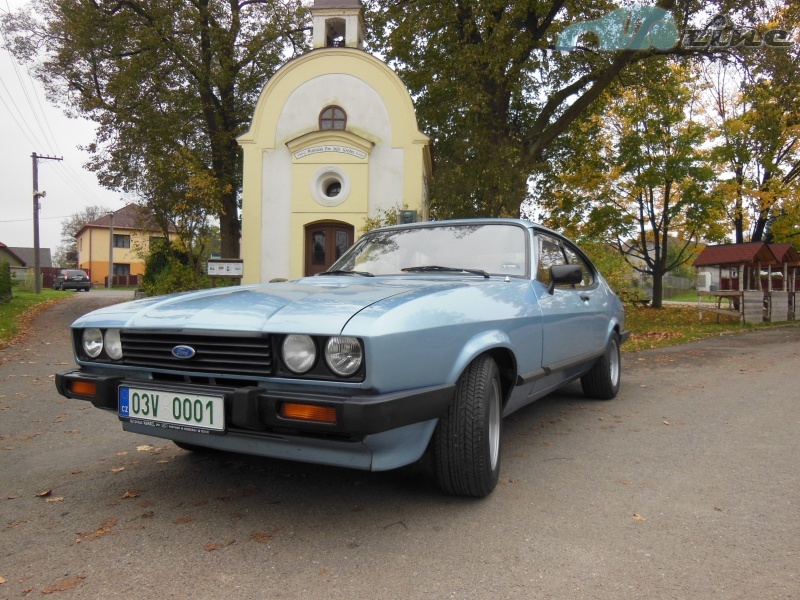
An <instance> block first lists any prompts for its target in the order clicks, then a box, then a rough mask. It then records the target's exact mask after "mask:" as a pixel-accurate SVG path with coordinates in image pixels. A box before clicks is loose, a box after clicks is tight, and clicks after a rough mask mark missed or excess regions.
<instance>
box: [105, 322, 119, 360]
mask: <svg viewBox="0 0 800 600" xmlns="http://www.w3.org/2000/svg"><path fill="white" fill-rule="evenodd" d="M104 339H105V344H106V354H108V357H109V358H110V359H111V360H119V359H120V358H122V340H121V339H120V337H119V329H108V330H106V335H105V336H104Z"/></svg>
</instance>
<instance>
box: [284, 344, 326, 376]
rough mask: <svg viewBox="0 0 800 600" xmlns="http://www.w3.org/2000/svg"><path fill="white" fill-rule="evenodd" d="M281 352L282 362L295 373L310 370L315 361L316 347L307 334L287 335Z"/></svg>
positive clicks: (298, 373)
mask: <svg viewBox="0 0 800 600" xmlns="http://www.w3.org/2000/svg"><path fill="white" fill-rule="evenodd" d="M282 353H283V362H284V364H285V365H286V366H287V367H288V369H289V370H290V371H291V372H292V373H296V374H297V375H302V374H303V373H306V372H308V371H310V370H311V367H313V366H314V363H315V362H316V361H317V347H316V346H315V345H314V340H312V339H311V337H310V336H307V335H287V336H286V339H284V340H283V350H282Z"/></svg>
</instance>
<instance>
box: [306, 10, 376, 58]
mask: <svg viewBox="0 0 800 600" xmlns="http://www.w3.org/2000/svg"><path fill="white" fill-rule="evenodd" d="M311 16H312V19H313V22H312V25H313V27H314V38H313V46H314V49H315V50H316V49H317V48H357V49H359V50H363V49H364V17H363V15H362V7H361V2H360V0H314V6H312V7H311Z"/></svg>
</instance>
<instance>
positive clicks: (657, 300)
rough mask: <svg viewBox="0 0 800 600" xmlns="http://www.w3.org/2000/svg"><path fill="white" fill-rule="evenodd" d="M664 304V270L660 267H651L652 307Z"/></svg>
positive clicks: (659, 306)
mask: <svg viewBox="0 0 800 600" xmlns="http://www.w3.org/2000/svg"><path fill="white" fill-rule="evenodd" d="M663 305H664V272H663V271H662V270H661V269H653V302H652V307H653V308H661V307H662V306H663Z"/></svg>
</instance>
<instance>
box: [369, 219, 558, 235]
mask: <svg viewBox="0 0 800 600" xmlns="http://www.w3.org/2000/svg"><path fill="white" fill-rule="evenodd" d="M504 224H505V225H517V226H522V227H525V228H526V229H537V230H540V231H544V232H548V233H553V234H555V235H559V236H561V237H564V236H563V234H561V233H559V232H557V231H555V230H553V229H550V228H549V227H545V226H544V225H542V224H540V223H534V222H533V221H529V220H527V219H511V218H491V217H482V218H477V219H448V220H444V221H420V222H418V223H406V224H403V225H389V226H387V227H379V228H376V229H373V230H372V231H393V230H399V229H422V228H425V227H440V226H452V225H504Z"/></svg>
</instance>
